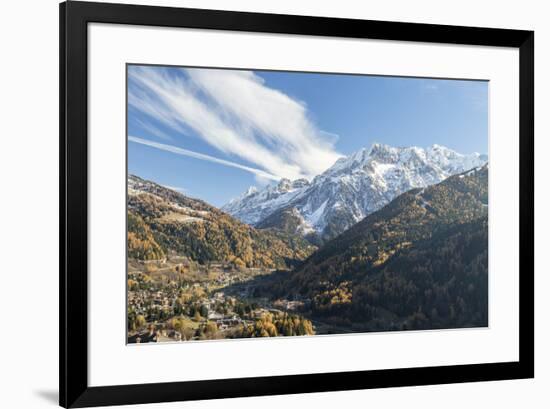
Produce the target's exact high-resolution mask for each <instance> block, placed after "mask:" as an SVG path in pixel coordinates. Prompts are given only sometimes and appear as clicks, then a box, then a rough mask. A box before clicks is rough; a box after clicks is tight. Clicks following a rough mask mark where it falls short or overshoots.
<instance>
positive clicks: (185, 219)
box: [128, 175, 315, 269]
mask: <svg viewBox="0 0 550 409" xmlns="http://www.w3.org/2000/svg"><path fill="white" fill-rule="evenodd" d="M128 246H129V249H128V251H129V256H130V257H136V258H141V259H151V258H160V257H162V256H163V255H164V254H167V253H168V252H169V251H174V252H176V253H178V254H179V255H185V256H188V257H189V258H191V259H193V260H195V261H198V262H200V263H206V262H210V261H217V262H228V263H233V264H235V265H236V266H243V267H244V266H246V267H263V268H282V269H284V268H289V267H291V266H293V265H294V264H296V263H298V262H299V261H301V260H303V259H305V258H306V257H307V256H309V255H310V254H311V253H312V252H313V251H314V250H315V247H314V246H312V245H310V244H309V243H308V242H306V241H305V240H304V239H302V238H301V237H294V236H292V235H288V234H284V233H282V232H278V231H270V230H256V229H254V228H253V227H250V226H248V225H246V224H244V223H241V222H239V221H238V220H236V219H234V218H233V217H231V216H229V215H227V214H225V213H224V212H222V211H220V210H218V209H216V208H215V207H213V206H210V205H208V204H207V203H205V202H203V201H201V200H196V199H191V198H189V197H186V196H184V195H182V194H180V193H178V192H175V191H172V190H170V189H167V188H165V187H162V186H160V185H158V184H156V183H153V182H150V181H146V180H143V179H141V178H139V177H137V176H133V175H130V176H129V177H128Z"/></svg>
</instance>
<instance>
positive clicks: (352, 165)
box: [222, 143, 488, 238]
mask: <svg viewBox="0 0 550 409" xmlns="http://www.w3.org/2000/svg"><path fill="white" fill-rule="evenodd" d="M487 159H488V158H487V156H486V155H480V154H478V153H473V154H470V155H463V154H460V153H457V152H455V151H453V150H451V149H449V148H446V147H443V146H440V145H433V146H431V147H429V148H427V149H422V148H418V147H405V148H395V147H391V146H388V145H382V144H377V143H375V144H373V145H372V146H371V147H370V148H363V149H361V150H359V151H358V152H355V153H354V154H352V155H350V156H348V157H345V158H341V159H339V160H338V161H336V163H335V164H334V165H333V166H331V167H330V168H329V169H327V170H326V171H325V172H323V173H322V174H320V175H318V176H316V177H315V178H314V179H313V180H312V181H311V182H308V181H307V180H305V179H300V180H296V181H293V182H291V181H289V180H286V179H283V180H281V181H280V182H279V184H277V185H270V186H268V187H266V188H264V189H262V190H257V189H256V188H250V189H249V190H248V191H247V192H246V193H245V194H243V195H242V196H240V197H238V198H236V199H233V200H231V201H230V202H229V203H227V204H226V205H225V206H224V207H223V208H222V210H223V211H225V212H228V213H230V214H231V215H233V216H235V217H237V218H238V219H240V220H242V221H244V222H245V223H249V224H252V225H260V226H261V227H277V226H276V225H273V223H275V221H277V223H280V221H281V219H282V215H283V214H286V215H291V216H292V217H293V220H294V221H295V222H297V223H298V224H299V226H295V229H294V230H295V231H297V232H301V233H302V234H307V233H310V232H316V233H318V234H320V235H321V236H322V237H325V238H329V237H334V236H335V235H337V234H339V233H341V232H342V231H344V230H346V229H347V228H348V227H350V226H351V225H353V224H355V223H357V222H358V221H360V220H362V219H363V218H364V217H365V216H367V215H368V214H370V213H372V212H374V211H376V210H378V209H380V208H381V207H383V206H384V205H386V204H387V203H389V202H390V201H391V200H392V199H394V198H395V197H396V196H398V195H400V194H401V193H403V192H406V191H407V190H410V189H413V188H418V187H426V186H429V185H433V184H435V183H439V182H441V181H442V180H444V179H446V178H447V177H449V176H451V175H454V174H457V173H461V172H464V171H466V170H469V169H471V168H474V167H477V166H481V165H483V164H484V163H486V162H487Z"/></svg>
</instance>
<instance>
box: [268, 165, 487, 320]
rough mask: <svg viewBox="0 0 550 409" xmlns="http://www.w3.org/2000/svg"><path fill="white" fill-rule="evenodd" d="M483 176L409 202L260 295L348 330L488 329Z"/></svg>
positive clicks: (418, 193)
mask: <svg viewBox="0 0 550 409" xmlns="http://www.w3.org/2000/svg"><path fill="white" fill-rule="evenodd" d="M487 182H488V167H487V165H485V166H483V167H481V168H476V169H473V170H471V171H468V172H465V173H463V174H460V175H456V176H452V177H450V178H448V179H446V180H445V181H443V182H441V183H439V184H437V185H433V186H431V187H427V188H424V189H413V190H410V191H409V192H406V193H404V194H402V195H400V196H398V197H397V198H396V199H394V200H393V201H392V202H390V203H389V204H388V205H387V206H385V207H383V208H382V209H381V210H379V211H377V212H375V213H373V214H371V215H369V216H367V217H366V218H365V219H364V220H363V221H361V222H359V223H357V224H356V225H355V226H353V227H351V228H350V229H349V230H347V231H346V232H344V233H343V234H341V235H340V236H338V237H336V238H335V239H333V240H331V241H330V242H328V243H327V244H326V245H325V246H323V247H322V248H321V249H319V250H318V251H317V252H316V253H315V254H313V255H312V256H311V257H310V258H309V259H308V260H307V261H306V262H305V263H304V264H303V265H302V266H301V267H300V268H298V269H297V270H296V271H294V272H289V273H281V274H278V275H276V276H273V277H272V278H270V279H269V280H266V282H265V283H264V284H263V285H260V286H259V287H258V290H257V293H259V294H260V293H261V294H264V295H270V296H271V297H275V298H276V297H285V298H289V299H293V298H297V299H302V300H306V301H307V302H308V304H307V305H308V307H307V309H308V311H309V313H310V314H311V315H312V316H314V317H316V318H319V319H322V320H323V321H325V322H329V323H331V324H333V325H335V326H340V327H346V328H353V329H355V330H386V329H396V330H397V329H423V328H448V327H469V326H485V325H487V319H488V317H487V298H488V296H487V291H488V287H487V282H488V277H487V275H488V273H487V271H488V241H487V240H488V215H487V204H488V202H487V200H488V189H487V186H488V183H487Z"/></svg>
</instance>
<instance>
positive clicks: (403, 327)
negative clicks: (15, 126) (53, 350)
mask: <svg viewBox="0 0 550 409" xmlns="http://www.w3.org/2000/svg"><path fill="white" fill-rule="evenodd" d="M533 44H534V33H533V32H531V31H518V30H508V29H495V28H477V27H458V26H441V25H428V24H415V23H397V22H382V21H365V20H351V19H336V18H321V17H306V16H290V15H270V14H255V13H242V12H228V11H214V10H200V9H182V8H167V7H152V6H141V5H139V6H138V5H121V4H106V3H90V2H77V1H70V2H66V3H62V4H61V5H60V84H61V85H60V101H61V102H60V158H61V164H60V220H61V225H60V404H61V405H62V406H64V407H87V406H100V405H117V404H139V403H148V402H166V401H178V400H195V399H212V398H225V397H240V396H254V395H273V394H289V393H305V392H320V391H335V390H351V389H363V388H381V387H394V386H410V385H426V384H436V383H455V382H474V381H486V380H503V379H519V378H531V377H533V376H534V319H533V311H534V304H533V294H534V267H533V255H534V248H533V240H534V219H533V217H534V205H533V199H534V177H533V171H534V166H533V154H534V147H533V140H534V68H533V67H534V65H533V62H534V48H533Z"/></svg>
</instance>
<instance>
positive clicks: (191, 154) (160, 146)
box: [128, 135, 279, 180]
mask: <svg viewBox="0 0 550 409" xmlns="http://www.w3.org/2000/svg"><path fill="white" fill-rule="evenodd" d="M128 140H129V141H130V142H135V143H139V144H141V145H146V146H150V147H152V148H157V149H160V150H163V151H166V152H172V153H175V154H177V155H182V156H188V157H191V158H195V159H201V160H206V161H208V162H213V163H218V164H220V165H225V166H230V167H232V168H237V169H241V170H245V171H247V172H250V173H253V174H254V175H256V176H257V177H260V178H265V179H270V180H279V177H278V176H276V175H273V174H271V173H268V172H265V171H263V170H261V169H256V168H252V167H250V166H245V165H241V164H239V163H235V162H231V161H228V160H225V159H220V158H216V157H214V156H210V155H205V154H203V153H198V152H194V151H190V150H188V149H183V148H179V147H177V146H172V145H166V144H164V143H159V142H154V141H150V140H148V139H143V138H138V137H136V136H131V135H129V136H128Z"/></svg>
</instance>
